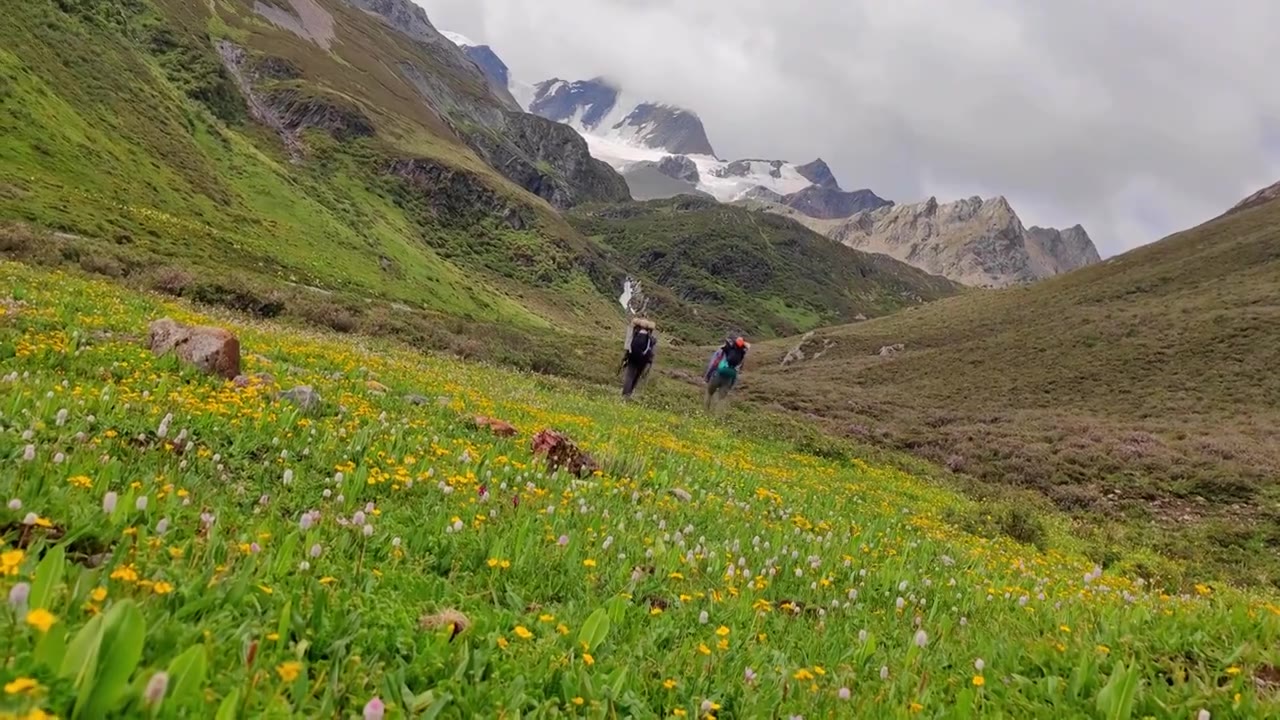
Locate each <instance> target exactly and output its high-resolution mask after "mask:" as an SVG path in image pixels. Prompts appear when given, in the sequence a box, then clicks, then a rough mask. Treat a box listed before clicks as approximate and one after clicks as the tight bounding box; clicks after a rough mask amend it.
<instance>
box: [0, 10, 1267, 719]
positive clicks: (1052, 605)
mask: <svg viewBox="0 0 1280 720" xmlns="http://www.w3.org/2000/svg"><path fill="white" fill-rule="evenodd" d="M511 1H512V3H513V5H512V7H514V6H515V4H516V3H517V0H511ZM519 1H523V0H519ZM424 7H425V8H426V9H424ZM428 13H430V17H429V16H428ZM691 17H692V16H691ZM455 29H456V28H448V27H445V26H443V25H442V24H441V22H440V17H438V16H437V13H436V11H435V10H434V9H433V6H432V3H430V2H425V1H424V2H422V3H415V2H412V1H411V0H198V1H197V0H23V1H22V2H16V1H14V2H8V3H5V6H4V11H3V12H2V13H0V593H3V597H4V600H3V601H2V604H0V647H3V654H2V657H3V664H0V684H3V693H0V720H5V719H8V718H13V719H15V720H17V719H21V720H43V719H46V718H53V717H58V718H73V719H79V718H84V719H86V720H87V719H91V718H115V717H122V718H123V717H130V718H132V717H148V718H190V717H202V718H217V719H218V720H234V719H235V718H260V717H261V718H293V717H297V718H353V717H358V718H364V720H384V718H396V719H398V718H423V719H428V718H457V719H463V718H504V719H515V718H599V719H605V718H608V719H613V718H624V717H625V718H637V719H648V718H654V719H656V718H688V719H693V718H698V719H700V720H708V719H711V720H713V719H716V718H719V719H721V720H728V719H730V718H744V719H755V718H760V719H766V718H793V719H794V718H801V719H803V718H809V719H810V720H813V719H814V718H960V719H964V718H1019V719H1021V718H1065V717H1071V718H1077V717H1079V718H1094V717H1096V718H1107V719H1108V720H1126V719H1129V718H1182V719H1194V720H1210V718H1212V719H1213V720H1221V719H1222V718H1266V717H1280V560H1278V559H1277V558H1280V554H1278V552H1277V551H1278V550H1280V487H1278V486H1277V479H1278V478H1280V190H1277V188H1278V187H1280V186H1273V187H1270V188H1267V189H1264V190H1262V191H1260V192H1258V193H1257V194H1255V195H1253V196H1251V197H1249V198H1247V199H1245V200H1244V201H1243V202H1241V203H1240V204H1239V205H1237V206H1236V207H1234V208H1231V209H1230V210H1229V211H1226V212H1225V213H1223V214H1222V215H1221V216H1219V217H1216V218H1213V219H1211V220H1208V221H1207V222H1204V223H1203V224H1200V225H1198V226H1196V227H1193V228H1190V229H1187V230H1185V231H1182V232H1179V233H1176V234H1174V235H1172V236H1170V237H1167V238H1165V239H1163V240H1157V241H1155V242H1151V243H1150V244H1148V245H1145V246H1143V247H1140V248H1138V249H1136V250H1132V251H1129V252H1127V253H1122V254H1118V255H1113V256H1111V257H1106V258H1105V259H1104V256H1105V255H1106V253H1099V251H1098V248H1096V247H1095V246H1094V244H1093V239H1092V238H1091V237H1090V235H1089V233H1087V232H1086V231H1085V229H1084V228H1083V227H1082V226H1080V225H1075V226H1073V227H1070V228H1067V229H1062V230H1059V229H1055V228H1042V227H1035V226H1030V225H1024V223H1023V221H1022V219H1021V218H1020V217H1019V215H1018V213H1017V212H1016V211H1015V210H1014V207H1013V203H1011V202H1009V201H1008V200H1006V199H1005V198H1004V197H993V198H983V197H973V198H968V199H959V200H954V201H952V202H942V203H939V202H938V200H937V199H935V198H930V199H928V200H926V201H923V202H916V200H917V199H916V198H904V200H907V201H909V202H904V203H895V202H894V201H891V200H887V199H884V198H882V197H881V196H880V195H878V194H877V193H875V192H873V191H872V190H870V189H866V188H860V189H856V190H846V189H845V188H843V187H841V185H840V181H839V180H838V179H837V178H836V176H835V174H834V171H833V170H832V167H831V166H828V164H827V163H826V162H825V161H823V160H821V159H818V160H813V161H811V162H807V163H799V162H791V161H784V160H770V159H760V157H761V156H759V155H752V156H747V157H745V158H741V159H735V158H722V157H720V156H718V155H717V154H716V152H715V150H714V149H713V147H716V148H721V147H723V143H722V142H721V141H720V139H719V136H718V135H717V133H716V132H715V131H716V129H717V128H716V127H714V126H713V125H712V124H711V122H710V121H708V123H707V125H706V126H705V127H704V125H703V122H702V119H701V118H700V117H699V116H698V114H697V113H696V112H694V111H693V110H691V109H686V108H680V107H676V106H674V105H670V104H668V103H665V102H662V101H661V100H660V99H656V98H647V97H641V96H639V95H634V94H632V91H631V89H629V88H627V87H623V86H621V84H620V81H618V80H616V79H614V78H612V76H607V75H606V74H605V73H603V72H601V73H599V74H598V76H597V75H587V74H584V75H582V76H581V77H591V78H593V79H589V80H565V79H561V78H538V77H529V76H528V74H527V73H526V72H525V71H524V70H523V69H522V68H520V67H515V66H512V67H508V66H507V65H506V64H505V62H504V61H503V59H502V58H501V57H500V55H501V53H502V52H503V48H502V47H496V46H494V47H490V46H488V45H482V44H479V43H477V42H475V41H473V40H471V39H469V38H467V37H465V36H463V35H461V34H459V33H457V32H450V31H451V30H455ZM508 59H510V58H508ZM851 134H852V131H851ZM763 142H764V141H763V140H762V143H763ZM766 149H767V147H762V148H761V150H762V151H764V150H766ZM803 159H805V158H797V160H803ZM828 159H831V156H828ZM832 164H833V165H834V164H835V163H834V162H833V163H832ZM1011 192H1012V191H1011ZM1224 210H1225V208H1224ZM1148 239H1154V238H1148ZM635 333H642V334H641V335H640V337H641V338H643V339H644V342H642V343H640V344H639V345H637V344H634V343H633V342H632V341H633V340H634V338H635ZM624 338H625V339H624ZM636 347H641V348H642V349H640V350H636V349H634V348H636ZM717 348H719V350H717ZM713 353H714V354H713ZM709 357H710V358H711V360H710V361H708V358H709ZM624 374H626V377H629V378H631V380H633V381H635V380H636V379H637V378H638V382H632V383H628V384H624V385H623V386H622V391H623V395H621V396H620V394H619V383H620V381H622V377H623V376H624ZM633 392H634V395H633Z"/></svg>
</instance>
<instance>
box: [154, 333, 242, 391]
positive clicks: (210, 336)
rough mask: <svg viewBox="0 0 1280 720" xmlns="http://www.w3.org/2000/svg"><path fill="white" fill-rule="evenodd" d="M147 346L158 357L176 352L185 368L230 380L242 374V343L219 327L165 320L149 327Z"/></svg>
mask: <svg viewBox="0 0 1280 720" xmlns="http://www.w3.org/2000/svg"><path fill="white" fill-rule="evenodd" d="M148 345H149V346H150V347H151V352H153V353H155V354H156V355H167V354H169V353H173V354H174V355H175V356H176V357H177V358H178V360H179V362H182V363H183V364H186V365H191V366H192V367H195V368H198V369H199V370H200V371H201V372H206V373H209V374H210V375H219V376H221V377H224V378H227V379H228V380H230V379H232V378H235V377H236V376H237V375H239V374H240V341H239V340H238V339H236V336H235V335H233V334H232V333H231V332H230V331H228V330H224V329H222V328H216V327H202V326H198V327H190V326H187V325H183V324H182V323H180V322H178V321H176V320H173V319H171V318H162V319H160V320H156V321H155V322H153V323H151V325H150V327H149V328H148Z"/></svg>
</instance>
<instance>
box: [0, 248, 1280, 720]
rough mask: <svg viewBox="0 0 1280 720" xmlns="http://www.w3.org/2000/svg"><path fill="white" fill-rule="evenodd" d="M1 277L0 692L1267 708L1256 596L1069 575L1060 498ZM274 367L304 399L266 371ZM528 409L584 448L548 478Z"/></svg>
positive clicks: (634, 711) (712, 708)
mask: <svg viewBox="0 0 1280 720" xmlns="http://www.w3.org/2000/svg"><path fill="white" fill-rule="evenodd" d="M0 287H3V288H5V290H4V291H3V294H0V461H2V462H3V463H4V466H5V467H7V468H9V469H10V471H9V472H6V473H3V474H0V497H3V498H4V499H5V504H4V505H3V506H0V520H2V523H0V551H2V553H0V560H2V561H3V572H0V593H3V594H4V595H5V596H6V597H7V598H9V602H7V603H6V604H5V605H4V609H3V610H0V618H2V621H3V622H5V623H7V624H8V629H7V631H6V633H5V641H4V642H5V648H6V653H5V654H6V657H7V658H8V662H7V663H6V665H5V667H4V669H3V671H0V680H3V682H4V683H5V685H6V694H5V696H4V699H3V700H0V703H3V704H0V708H3V710H4V711H6V712H16V713H19V716H24V717H35V715H32V714H28V712H29V711H31V710H33V709H34V708H40V709H42V710H44V711H47V712H51V713H56V714H57V715H58V716H60V717H75V716H77V715H78V716H82V717H102V716H105V715H107V714H108V712H109V711H113V710H114V711H115V714H116V715H119V716H128V717H137V716H142V715H152V716H159V717H180V716H186V715H199V716H212V715H213V714H214V713H215V712H216V713H217V715H218V717H350V716H353V715H358V714H360V713H361V712H362V710H363V709H365V708H366V707H368V709H367V710H364V714H365V716H366V717H369V716H371V715H372V716H378V712H377V708H378V707H379V706H385V707H386V716H387V717H418V716H430V717H438V718H450V719H452V718H472V717H614V716H618V717H623V716H626V717H635V718H644V719H648V718H659V717H700V718H706V717H722V718H738V717H741V718H747V717H751V718H763V717H789V716H795V715H803V716H805V717H811V718H812V717H876V718H898V717H901V718H907V717H912V718H916V717H928V718H933V717H939V718H941V717H1020V718H1021V717H1049V716H1067V717H1086V716H1093V715H1095V714H1097V715H1100V716H1103V717H1113V718H1128V717H1177V718H1183V717H1196V716H1200V717H1203V716H1204V713H1209V714H1211V715H1212V716H1213V717H1269V716H1275V715H1276V714H1277V713H1278V712H1280V704H1278V701H1277V696H1276V694H1275V692H1274V687H1275V686H1274V683H1275V680H1276V677H1277V670H1276V667H1277V664H1278V663H1280V655H1278V654H1277V650H1276V648H1277V647H1280V643H1278V641H1280V606H1278V605H1277V604H1276V603H1277V600H1276V598H1275V597H1274V596H1273V595H1270V594H1264V593H1258V594H1245V593H1241V592H1239V591H1236V590H1232V589H1229V588H1222V589H1215V588H1211V587H1208V586H1205V585H1199V586H1197V587H1195V588H1194V589H1189V591H1188V593H1187V594H1185V595H1180V594H1166V593H1164V592H1162V588H1160V587H1159V586H1154V585H1152V584H1151V583H1143V582H1141V581H1140V580H1139V579H1137V578H1136V577H1135V576H1134V575H1131V574H1129V572H1128V570H1124V571H1121V570H1119V569H1118V568H1120V567H1127V568H1130V569H1131V568H1132V566H1131V565H1128V564H1127V563H1120V564H1118V565H1117V570H1116V571H1113V572H1106V573H1101V572H1095V571H1094V570H1093V563H1092V562H1091V561H1090V560H1088V559H1086V558H1084V557H1082V556H1080V555H1079V554H1078V553H1077V552H1076V551H1075V550H1074V543H1075V539H1074V538H1073V537H1072V534H1071V532H1070V528H1069V527H1067V526H1065V525H1063V524H1062V523H1060V522H1058V521H1057V520H1056V519H1054V518H1053V517H1046V518H1044V519H1043V522H1044V523H1045V525H1046V527H1047V533H1046V534H1047V537H1046V538H1045V540H1046V544H1048V545H1049V546H1050V547H1053V548H1055V549H1052V550H1049V551H1045V552H1042V551H1039V550H1037V549H1035V548H1034V547H1030V546H1026V545H1019V544H1017V543H1015V542H1012V541H1010V540H1009V539H1007V538H999V539H985V538H982V537H978V536H975V535H972V534H969V533H967V532H965V531H964V530H962V529H960V528H958V527H956V526H954V525H952V524H951V523H950V522H949V520H948V518H949V517H950V516H951V515H953V514H954V513H956V512H961V513H976V514H981V513H982V512H986V511H989V510H990V507H989V506H987V505H979V504H976V503H973V502H972V501H969V500H966V499H964V498H961V497H958V496H956V495H953V494H951V493H949V492H946V491H944V490H941V489H939V488H937V487H933V486H931V485H929V484H927V483H923V482H921V481H920V480H918V479H916V478H914V477H912V476H910V475H907V474H904V473H902V472H898V471H894V470H890V469H887V468H884V467H880V466H877V465H873V464H868V463H867V462H864V461H862V460H860V459H856V458H847V457H842V456H841V457H837V456H833V455H830V454H829V453H824V455H826V457H822V456H815V455H813V454H811V451H809V450H806V449H804V448H802V447H799V446H795V445H792V444H790V443H788V442H786V441H783V440H781V439H779V438H777V437H775V436H772V434H771V433H767V432H763V431H762V429H761V428H760V426H759V425H758V424H756V425H752V424H748V425H743V426H737V425H726V424H724V423H723V422H722V421H719V420H712V419H707V418H704V417H700V416H696V415H694V416H691V415H689V414H687V413H686V412H683V410H684V408H680V410H681V412H674V413H673V412H670V411H665V410H661V409H658V408H656V407H640V406H637V405H635V404H622V403H620V402H619V401H618V400H617V399H616V398H614V397H613V396H612V393H611V392H610V393H609V394H608V395H605V394H603V393H602V392H600V391H597V390H593V389H590V388H586V387H583V386H579V385H575V384H572V383H568V382H564V381H559V380H553V379H548V378H545V377H537V376H529V375H521V374H514V373H510V372H502V371H498V370H495V369H492V368H488V367H483V366H478V365H469V364H465V363H460V362H455V361H445V360H440V359H433V358H427V357H424V356H423V355H421V354H419V353H415V352H408V351H406V350H403V349H397V348H395V347H391V346H388V345H384V344H379V343H376V342H369V341H354V342H353V341H352V340H351V339H350V338H349V337H339V336H333V335H319V334H311V333H301V332H295V331H291V330H288V329H285V328H281V327H278V326H275V325H273V324H271V323H269V322H261V321H259V322H254V323H246V322H243V321H237V320H231V319H229V318H226V317H221V318H209V317H207V316H200V315H197V314H195V313H193V312H192V310H191V308H190V307H189V306H185V305H180V304H176V303H171V302H161V301H159V300H157V299H156V297H155V296H144V295H140V294H136V293H132V292H126V291H123V290H122V289H121V288H120V287H119V286H117V285H108V284H105V283H102V282H85V281H83V280H79V279H76V278H74V277H68V276H64V275H60V274H49V273H46V272H38V271H34V270H32V269H30V268H28V267H26V266H22V265H16V264H10V263H5V264H0ZM165 315H167V316H172V317H176V318H178V319H181V320H185V321H191V322H215V323H218V324H221V325H224V326H229V327H231V328H233V329H234V330H235V331H236V332H237V333H238V334H239V336H240V338H241V340H242V342H243V346H244V353H245V357H246V363H247V370H248V371H249V372H253V373H269V374H270V377H265V378H262V382H263V384H253V385H250V386H248V387H245V388H237V387H235V386H234V385H233V384H231V383H229V382H225V381H220V380H213V379H210V378H209V377H205V376H200V375H197V374H194V373H192V372H191V371H189V370H184V369H182V368H180V367H178V366H177V365H176V364H175V363H174V361H173V360H171V359H168V358H161V359H157V358H155V357H153V356H152V355H151V354H150V353H149V352H148V351H147V350H146V349H145V348H144V347H141V346H140V345H139V344H138V342H137V341H136V339H135V338H136V336H137V335H138V334H139V333H141V332H142V330H143V329H144V328H145V327H146V323H147V322H148V321H149V320H151V319H154V318H157V317H160V316H165ZM297 384H307V385H311V386H313V387H314V388H315V389H316V390H317V391H318V392H319V393H320V394H321V395H322V397H323V403H322V405H321V407H320V409H319V410H318V411H316V412H315V413H314V414H310V415H304V414H302V413H300V412H299V411H298V410H297V409H296V408H295V407H293V406H292V405H290V404H289V403H288V402H287V401H284V400H277V399H273V396H274V393H275V391H277V390H281V389H288V388H290V387H292V386H294V385H297ZM407 394H414V395H419V396H424V397H425V398H427V402H426V404H425V405H414V404H410V403H409V402H408V401H407V400H405V399H403V398H404V397H405V396H406V395H407ZM475 414H484V415H487V416H490V417H499V418H503V419H506V420H509V421H510V422H512V423H514V425H515V426H516V427H517V428H518V434H517V435H516V436H515V437H513V438H500V437H496V436H494V435H491V434H489V433H488V432H487V431H485V430H482V429H479V428H477V427H476V426H475V424H474V422H473V421H472V416H473V415H475ZM546 427H554V428H557V429H560V430H562V431H565V432H567V433H568V434H570V435H571V436H572V437H573V438H575V439H576V440H578V441H579V442H580V443H581V444H582V445H583V447H584V448H585V449H586V450H588V451H590V452H591V453H593V454H595V455H596V457H597V458H598V459H599V460H600V461H601V465H602V469H601V471H600V472H599V473H597V474H595V475H594V476H590V477H587V478H585V479H582V480H578V479H576V478H570V477H567V476H565V475H564V474H563V473H549V472H548V471H547V469H546V468H545V466H544V465H543V464H542V462H541V461H540V460H539V459H538V458H535V457H533V456H531V454H530V451H529V447H530V437H531V436H532V435H533V434H534V433H536V432H537V431H539V430H541V429H543V428H546ZM454 635H456V637H453V636H454ZM162 670H163V671H166V672H167V683H163V684H161V683H158V682H156V680H157V678H156V674H157V672H158V671H162Z"/></svg>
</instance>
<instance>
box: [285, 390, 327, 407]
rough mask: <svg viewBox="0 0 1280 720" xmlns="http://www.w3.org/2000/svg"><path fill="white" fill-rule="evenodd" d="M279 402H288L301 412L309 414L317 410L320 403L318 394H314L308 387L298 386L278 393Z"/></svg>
mask: <svg viewBox="0 0 1280 720" xmlns="http://www.w3.org/2000/svg"><path fill="white" fill-rule="evenodd" d="M280 399H281V400H288V401H289V402H291V403H293V404H294V405H297V406H298V408H299V409H301V410H302V411H303V412H311V411H313V410H315V409H317V408H318V407H319V406H320V403H321V402H322V400H321V398H320V393H318V392H316V391H315V390H314V389H313V388H312V387H311V386H310V385H299V386H297V387H295V388H291V389H289V390H286V391H284V392H282V393H280Z"/></svg>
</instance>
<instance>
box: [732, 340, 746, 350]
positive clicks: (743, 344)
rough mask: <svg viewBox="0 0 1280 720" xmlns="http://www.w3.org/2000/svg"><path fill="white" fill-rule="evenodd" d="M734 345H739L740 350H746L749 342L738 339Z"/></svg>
mask: <svg viewBox="0 0 1280 720" xmlns="http://www.w3.org/2000/svg"><path fill="white" fill-rule="evenodd" d="M733 344H734V345H737V346H738V347H740V348H744V347H746V346H747V341H746V340H745V339H743V338H738V339H737V340H734V341H733Z"/></svg>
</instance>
